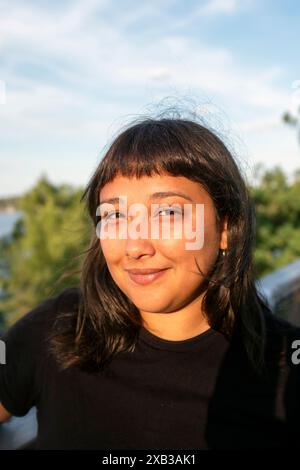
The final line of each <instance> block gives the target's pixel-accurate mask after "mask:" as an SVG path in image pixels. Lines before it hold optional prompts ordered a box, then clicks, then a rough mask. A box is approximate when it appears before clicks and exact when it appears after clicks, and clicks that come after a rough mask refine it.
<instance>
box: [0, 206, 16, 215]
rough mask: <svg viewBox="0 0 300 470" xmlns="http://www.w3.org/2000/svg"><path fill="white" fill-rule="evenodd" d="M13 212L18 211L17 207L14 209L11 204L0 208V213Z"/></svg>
mask: <svg viewBox="0 0 300 470" xmlns="http://www.w3.org/2000/svg"><path fill="white" fill-rule="evenodd" d="M14 212H18V209H16V207H13V206H8V207H1V208H0V214H13V213H14Z"/></svg>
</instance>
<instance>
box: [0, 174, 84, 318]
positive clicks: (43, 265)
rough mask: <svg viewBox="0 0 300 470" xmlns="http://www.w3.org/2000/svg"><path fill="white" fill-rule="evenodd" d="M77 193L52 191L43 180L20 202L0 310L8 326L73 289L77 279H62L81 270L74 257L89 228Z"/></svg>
mask: <svg viewBox="0 0 300 470" xmlns="http://www.w3.org/2000/svg"><path fill="white" fill-rule="evenodd" d="M81 194H82V190H81V189H74V188H72V187H71V186H69V185H61V186H55V185H53V184H51V183H50V182H49V181H48V180H47V178H46V177H42V178H40V180H39V181H38V183H37V184H36V186H35V187H34V188H33V189H32V190H30V191H29V192H28V193H26V194H25V195H24V196H23V197H22V198H21V199H20V201H19V207H20V210H21V211H22V213H23V216H22V218H21V219H20V220H19V221H18V223H17V224H16V225H15V228H14V231H13V234H12V237H11V239H10V242H9V243H7V245H6V247H5V253H4V263H5V265H6V269H7V271H8V272H7V276H2V286H3V289H4V292H5V293H6V296H5V298H4V299H2V302H1V303H2V305H1V306H0V309H1V310H2V312H3V311H4V312H5V318H6V322H7V324H11V323H13V322H14V321H15V320H16V319H17V318H18V317H20V316H22V315H23V314H24V313H26V312H27V311H29V310H30V309H32V308H33V307H34V306H36V305H37V304H38V303H40V302H41V301H43V300H44V299H45V298H47V297H48V296H50V295H52V294H55V293H56V292H59V291H60V290H62V289H63V288H65V287H68V286H71V285H76V284H77V283H78V279H79V278H78V275H76V274H75V275H74V276H71V277H68V278H66V279H62V280H61V282H57V281H58V279H61V277H62V275H63V273H64V272H65V271H66V270H68V269H69V270H76V269H77V270H79V269H80V267H81V261H79V258H78V256H79V257H80V254H81V253H82V251H83V250H84V249H86V248H87V244H88V240H89V236H90V230H91V222H89V220H88V216H87V213H86V212H85V210H84V208H83V207H82V205H81V204H80V197H81Z"/></svg>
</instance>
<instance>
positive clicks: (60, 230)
mask: <svg viewBox="0 0 300 470" xmlns="http://www.w3.org/2000/svg"><path fill="white" fill-rule="evenodd" d="M299 20H300V3H299V2H297V1H296V0H294V1H291V0H285V1H283V0H281V1H277V2H271V1H270V0H260V1H258V0H243V1H242V0H241V1H239V0H203V1H200V0H198V1H194V0H188V1H187V0H151V2H150V1H149V2H140V1H138V0H119V1H117V0H110V1H108V0H84V1H83V0H81V1H75V0H65V1H64V2H59V1H57V0H52V1H50V0H39V1H38V2H37V1H33V0H26V1H21V0H18V1H15V0H10V1H0V120H1V128H0V329H1V328H2V329H5V328H6V327H7V326H9V325H10V324H12V323H13V322H14V321H15V320H16V319H17V318H19V317H20V316H21V315H23V314H24V313H26V312H27V311H29V310H30V309H31V308H33V307H34V306H35V305H37V304H38V303H39V302H41V301H42V300H44V299H45V298H46V297H47V296H49V295H50V294H52V293H53V292H55V291H57V292H59V291H60V290H61V289H62V288H64V287H66V286H69V285H76V284H77V283H78V274H76V273H75V274H74V275H73V276H70V277H68V278H64V277H63V278H62V279H61V276H62V275H63V273H64V272H65V271H66V269H68V270H69V269H70V270H71V271H72V270H76V269H77V270H78V269H80V265H81V262H82V257H80V253H81V252H82V251H83V250H84V249H86V248H87V245H88V240H89V237H90V233H91V224H90V222H89V221H88V217H87V214H86V212H85V210H84V207H83V205H82V204H81V203H80V197H81V195H82V192H83V189H84V186H85V185H86V184H87V182H88V180H89V178H90V176H91V175H92V173H93V171H94V169H95V167H96V166H97V164H98V162H99V161H100V159H101V157H102V155H103V153H104V151H105V148H106V147H107V145H108V143H109V142H110V141H111V140H112V138H113V137H114V136H115V135H116V133H117V132H118V129H119V128H120V127H121V126H123V125H124V124H125V123H126V122H128V121H130V120H131V119H134V118H136V117H137V116H139V115H140V114H148V113H152V112H154V113H155V112H156V111H157V110H163V109H164V108H166V107H168V106H170V105H171V106H172V105H175V106H178V107H179V108H182V109H187V108H190V109H192V110H194V111H196V112H197V114H198V115H199V116H201V117H203V118H204V119H205V120H206V121H207V123H208V124H209V125H211V126H212V127H214V128H215V129H216V130H217V131H218V132H219V134H220V135H221V136H223V137H224V140H225V142H226V143H227V144H228V146H229V147H230V148H231V149H233V151H234V154H235V156H236V158H237V160H238V163H239V165H240V167H241V169H242V171H243V172H244V174H245V176H246V178H247V181H248V184H249V189H250V191H251V193H252V196H253V198H254V201H255V205H256V212H257V237H256V247H255V268H256V272H257V278H258V279H259V278H261V277H262V276H266V275H270V274H272V273H276V272H278V269H280V268H282V267H284V266H287V265H289V263H292V262H294V261H295V260H297V259H298V258H299V257H300V71H299V66H298V65H299V60H298V47H299V46H297V44H298V45H299V42H300V38H299V36H300V28H299ZM297 275H298V277H299V278H300V272H299V270H298V274H297ZM280 277H282V276H280ZM58 280H59V282H57V281H58ZM272 282H273V281H272Z"/></svg>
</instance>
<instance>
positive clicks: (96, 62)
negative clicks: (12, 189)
mask: <svg viewBox="0 0 300 470" xmlns="http://www.w3.org/2000/svg"><path fill="white" fill-rule="evenodd" d="M172 3H173V2H172V1H171V0H165V1H160V2H154V3H153V4H151V5H141V6H140V5H139V6H138V7H137V9H136V10H135V11H134V10H133V9H132V12H131V11H127V10H126V9H125V8H124V7H123V9H119V10H116V6H115V5H114V4H111V3H110V2H109V1H108V0H107V1H101V2H100V1H96V0H88V1H85V2H82V1H81V2H77V3H73V4H72V5H71V7H62V6H60V10H59V15H58V14H57V11H56V9H55V8H53V9H52V10H51V9H45V8H44V9H43V8H41V7H40V8H38V7H36V6H33V4H30V3H28V4H26V7H25V6H24V7H22V6H20V4H18V3H11V4H8V5H7V7H6V8H5V9H3V10H2V16H1V18H0V31H1V33H0V51H1V54H2V58H3V63H4V67H3V72H2V74H3V76H1V77H0V79H2V80H4V81H5V82H6V97H7V99H6V104H5V105H1V106H0V119H1V123H2V129H1V130H2V135H3V136H5V138H6V139H11V141H13V140H14V141H15V142H18V141H19V142H22V143H24V142H30V143H31V144H30V145H31V146H32V145H34V144H33V143H34V141H35V139H37V138H38V137H41V136H42V137H44V138H45V139H46V141H47V142H52V145H53V148H55V145H56V148H57V152H58V154H59V152H63V151H62V150H60V145H59V144H58V143H57V144H55V142H56V141H55V139H58V140H59V142H60V141H61V139H65V141H68V142H69V145H71V142H72V141H74V142H76V143H78V142H79V141H80V139H82V140H85V141H88V140H90V141H91V142H92V143H93V144H94V145H95V152H97V151H98V149H99V147H101V146H102V145H103V144H104V143H105V140H106V139H107V138H110V136H111V133H112V130H115V127H116V124H117V119H119V122H120V124H121V121H122V119H121V118H120V116H121V117H122V116H124V118H125V117H126V116H129V115H130V114H133V113H136V112H138V109H140V107H141V105H142V104H146V103H147V102H149V101H151V100H152V99H159V98H162V97H164V96H166V95H169V94H174V95H175V96H176V94H179V95H182V94H184V93H185V94H189V93H191V94H192V95H194V96H195V98H197V96H199V97H200V98H201V101H203V97H205V98H206V97H208V103H207V107H208V108H209V107H210V106H211V104H212V105H214V104H215V103H218V105H219V106H222V107H223V109H226V110H227V112H228V113H232V115H233V114H234V113H236V116H243V115H246V116H247V117H243V119H240V122H239V127H240V129H241V131H244V132H252V133H253V134H255V133H260V132H262V131H264V130H269V129H275V127H276V126H277V124H276V120H277V116H280V114H281V112H283V111H284V110H285V109H289V107H290V103H291V95H292V91H293V90H292V89H288V90H285V89H282V88H279V87H278V86H276V80H278V79H280V78H281V77H282V75H283V73H284V71H283V70H282V69H281V68H280V67H279V66H277V65H276V64H274V66H272V67H266V68H258V67H251V66H248V67H247V66H245V63H241V62H239V61H238V60H237V58H236V57H235V56H234V54H233V52H232V51H230V50H228V49H226V48H224V47H212V46H209V45H206V44H204V43H203V42H201V41H200V40H199V39H197V40H195V39H193V38H192V37H188V36H186V35H183V34H178V33H177V34H175V33H174V34H171V33H170V32H169V33H168V32H166V31H167V30H169V31H170V29H168V28H165V27H164V24H163V22H162V24H161V27H160V28H159V25H158V26H157V31H158V32H157V34H156V35H154V36H151V37H149V36H147V35H144V34H143V30H142V28H141V26H140V28H141V29H140V30H139V32H136V31H135V30H134V29H132V30H131V26H133V25H134V24H137V23H139V22H140V21H141V20H146V19H147V16H149V17H150V16H151V17H155V15H156V16H158V17H159V14H161V15H162V18H163V19H167V15H168V13H167V9H168V8H170V7H171V6H172ZM159 4H160V5H161V10H159V9H158V6H159ZM247 4H250V2H247ZM201 8H202V13H201ZM201 8H199V9H198V10H196V11H195V12H190V15H191V18H192V17H193V18H195V14H196V16H197V15H199V14H202V15H204V14H206V15H213V14H214V15H217V14H220V13H228V14H231V13H234V12H235V11H237V10H238V9H239V8H241V3H240V2H237V1H233V0H231V1H230V0H227V1H225V0H223V1H220V0H219V1H216V0H212V1H210V2H208V3H207V4H206V5H205V6H204V7H201ZM205 8H206V13H205V11H204V10H205ZM188 15H189V13H188V14H186V15H185V16H183V18H182V21H189V16H188ZM171 23H172V24H174V25H175V26H176V21H174V22H173V21H172V22H171ZM173 31H175V29H173ZM28 70H29V72H30V73H28ZM34 70H35V71H36V72H35V73H34V72H33V71H34ZM210 101H211V103H210ZM202 109H203V108H202ZM211 109H213V106H212V108H211ZM257 115H258V116H259V119H258V118H257V117H256V116H257ZM235 119H236V118H235ZM24 152H26V148H24ZM27 152H31V150H28V151H27ZM61 155H63V153H62V154H61ZM77 155H78V158H80V152H79V150H78V152H77ZM15 158H16V159H17V158H19V159H20V158H21V157H20V153H18V152H16V157H15ZM19 161H20V160H19ZM40 165H41V164H40ZM51 165H52V166H51ZM37 167H39V166H38V164H37ZM47 167H48V168H49V169H50V168H53V170H51V171H52V173H55V171H56V167H54V164H52V163H51V162H50V161H49V163H47ZM65 175H66V176H69V174H68V173H67V172H66V174H65Z"/></svg>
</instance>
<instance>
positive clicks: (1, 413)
mask: <svg viewBox="0 0 300 470" xmlns="http://www.w3.org/2000/svg"><path fill="white" fill-rule="evenodd" d="M10 417H11V414H10V413H9V412H8V411H6V409H5V408H4V406H3V405H1V403H0V423H3V422H4V421H7V420H8V419H9V418H10Z"/></svg>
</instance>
